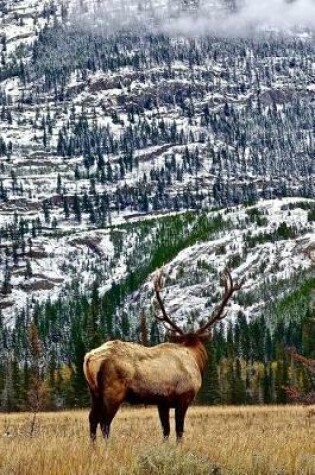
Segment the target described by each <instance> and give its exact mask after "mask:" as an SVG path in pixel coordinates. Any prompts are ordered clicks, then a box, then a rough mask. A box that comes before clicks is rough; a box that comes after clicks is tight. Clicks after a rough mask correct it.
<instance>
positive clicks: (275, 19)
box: [73, 0, 315, 36]
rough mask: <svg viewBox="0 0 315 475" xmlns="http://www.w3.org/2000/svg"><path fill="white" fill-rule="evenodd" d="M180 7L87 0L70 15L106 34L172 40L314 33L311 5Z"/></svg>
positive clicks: (305, 0) (213, 1)
mask: <svg viewBox="0 0 315 475" xmlns="http://www.w3.org/2000/svg"><path fill="white" fill-rule="evenodd" d="M180 1H182V2H183V1H184V0H177V2H176V0H172V1H169V0H146V1H144V0H140V1H139V2H137V0H100V1H97V2H96V3H92V2H91V0H86V3H83V5H84V6H85V8H84V10H83V11H82V10H80V9H79V8H77V7H76V8H74V9H73V17H74V18H73V19H74V20H75V22H76V23H80V24H81V26H82V25H83V24H84V25H85V26H88V27H89V28H92V27H93V28H97V29H99V30H103V31H105V32H109V31H112V30H117V29H120V28H136V27H140V28H145V29H152V30H157V31H163V32H167V33H170V34H186V35H196V34H197V35H200V34H216V35H220V34H222V35H224V36H233V35H235V36H239V35H241V36H242V35H248V34H250V33H251V32H257V30H264V29H274V30H279V31H289V30H292V29H294V28H299V29H305V28H309V29H315V0H291V1H290V0H234V2H233V0H199V7H198V8H197V7H196V8H191V7H187V5H186V10H185V9H184V10H183V9H181V8H180V7H179V5H180ZM187 1H189V0H186V3H187ZM196 1H198V0H195V2H196ZM235 2H236V7H237V8H236V9H235V11H233V12H231V11H229V10H228V9H227V4H228V3H230V4H231V3H235ZM81 5H82V3H81Z"/></svg>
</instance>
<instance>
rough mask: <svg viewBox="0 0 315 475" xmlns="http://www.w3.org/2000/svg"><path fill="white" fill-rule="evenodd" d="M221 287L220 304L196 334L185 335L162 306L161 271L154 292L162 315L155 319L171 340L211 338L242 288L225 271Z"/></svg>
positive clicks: (241, 284)
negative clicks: (214, 329)
mask: <svg viewBox="0 0 315 475" xmlns="http://www.w3.org/2000/svg"><path fill="white" fill-rule="evenodd" d="M222 277H223V285H224V292H223V295H222V300H221V302H220V303H219V304H218V305H217V306H216V307H215V309H214V310H213V312H212V314H211V315H210V317H209V318H208V320H207V322H206V323H205V324H204V325H201V326H200V327H199V329H198V330H197V331H196V332H192V333H185V332H184V331H183V329H182V328H181V327H179V326H178V325H177V324H176V323H175V322H174V321H173V320H172V319H171V318H170V317H169V316H168V314H167V312H166V310H165V306H164V302H163V299H162V297H161V291H162V290H163V271H161V272H160V273H159V274H158V275H157V277H156V278H155V280H154V291H155V296H156V300H157V302H158V304H159V307H160V309H161V311H162V315H161V316H158V315H156V316H155V318H156V319H157V320H158V321H159V322H161V323H163V325H164V327H165V328H166V330H167V331H168V333H169V335H170V339H171V340H175V341H178V342H180V341H183V340H185V339H186V338H189V337H190V338H193V337H194V338H197V339H200V340H205V339H207V338H209V337H210V336H211V330H212V328H213V326H214V324H215V323H217V322H219V321H222V320H224V318H225V317H226V316H227V310H226V306H227V304H228V303H229V301H230V299H231V298H232V296H233V294H234V293H235V292H237V291H238V290H240V289H241V288H242V286H243V282H241V283H238V284H235V283H234V282H233V278H232V275H231V272H230V271H229V270H228V269H225V270H224V272H223V276H222Z"/></svg>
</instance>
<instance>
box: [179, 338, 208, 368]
mask: <svg viewBox="0 0 315 475" xmlns="http://www.w3.org/2000/svg"><path fill="white" fill-rule="evenodd" d="M171 341H172V342H173V343H177V344H178V345H182V346H186V347H187V348H189V349H190V350H191V351H192V352H193V353H194V356H195V358H196V361H197V365H198V367H199V369H200V372H201V374H203V373H204V370H205V368H206V366H207V364H208V354H207V350H206V348H205V346H204V344H203V339H202V338H200V337H199V336H197V335H195V334H187V335H180V336H177V335H176V336H172V338H171Z"/></svg>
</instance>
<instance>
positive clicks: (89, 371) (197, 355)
mask: <svg viewBox="0 0 315 475" xmlns="http://www.w3.org/2000/svg"><path fill="white" fill-rule="evenodd" d="M174 340H175V342H172V343H163V344H161V345H157V346H154V347H152V348H146V347H144V346H142V345H138V344H136V343H127V342H122V341H110V342H107V343H105V344H104V345H102V346H100V347H99V348H96V349H95V350H92V351H91V352H89V353H88V354H87V355H86V356H85V359H84V366H83V369H84V374H85V377H86V380H87V382H88V384H89V388H90V392H91V396H92V409H91V412H90V433H91V438H92V439H93V440H94V439H95V436H96V428H97V425H98V424H100V426H101V429H102V432H103V435H104V436H105V437H108V435H109V430H110V424H111V422H112V419H113V417H114V416H115V414H116V412H117V410H118V409H119V406H120V405H121V404H122V403H123V402H124V401H126V402H129V403H131V404H156V405H157V406H158V409H159V415H160V420H161V423H162V427H163V433H164V436H165V437H168V436H169V432H170V429H169V410H170V408H175V423H176V433H177V437H178V438H181V437H182V435H183V431H184V418H185V414H186V411H187V409H188V406H189V405H190V403H191V402H192V401H193V399H194V397H195V396H196V394H197V392H198V391H199V389H200V386H201V382H202V373H203V371H204V369H205V366H206V364H207V359H208V358H207V352H206V349H205V347H204V345H203V343H202V338H200V337H198V336H196V335H182V336H178V337H176V338H174Z"/></svg>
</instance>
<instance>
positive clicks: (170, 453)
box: [139, 445, 221, 475]
mask: <svg viewBox="0 0 315 475" xmlns="http://www.w3.org/2000/svg"><path fill="white" fill-rule="evenodd" d="M139 466H140V473H141V474H142V475H192V474H194V475H211V474H213V475H220V474H221V470H220V468H219V467H217V466H216V465H214V464H213V463H211V462H210V461H209V460H208V459H207V458H206V457H201V456H199V455H195V454H193V453H191V452H184V451H183V450H181V449H180V448H176V447H167V446H166V445H163V447H157V448H156V449H154V450H152V452H150V453H146V454H143V455H141V456H140V457H139Z"/></svg>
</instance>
